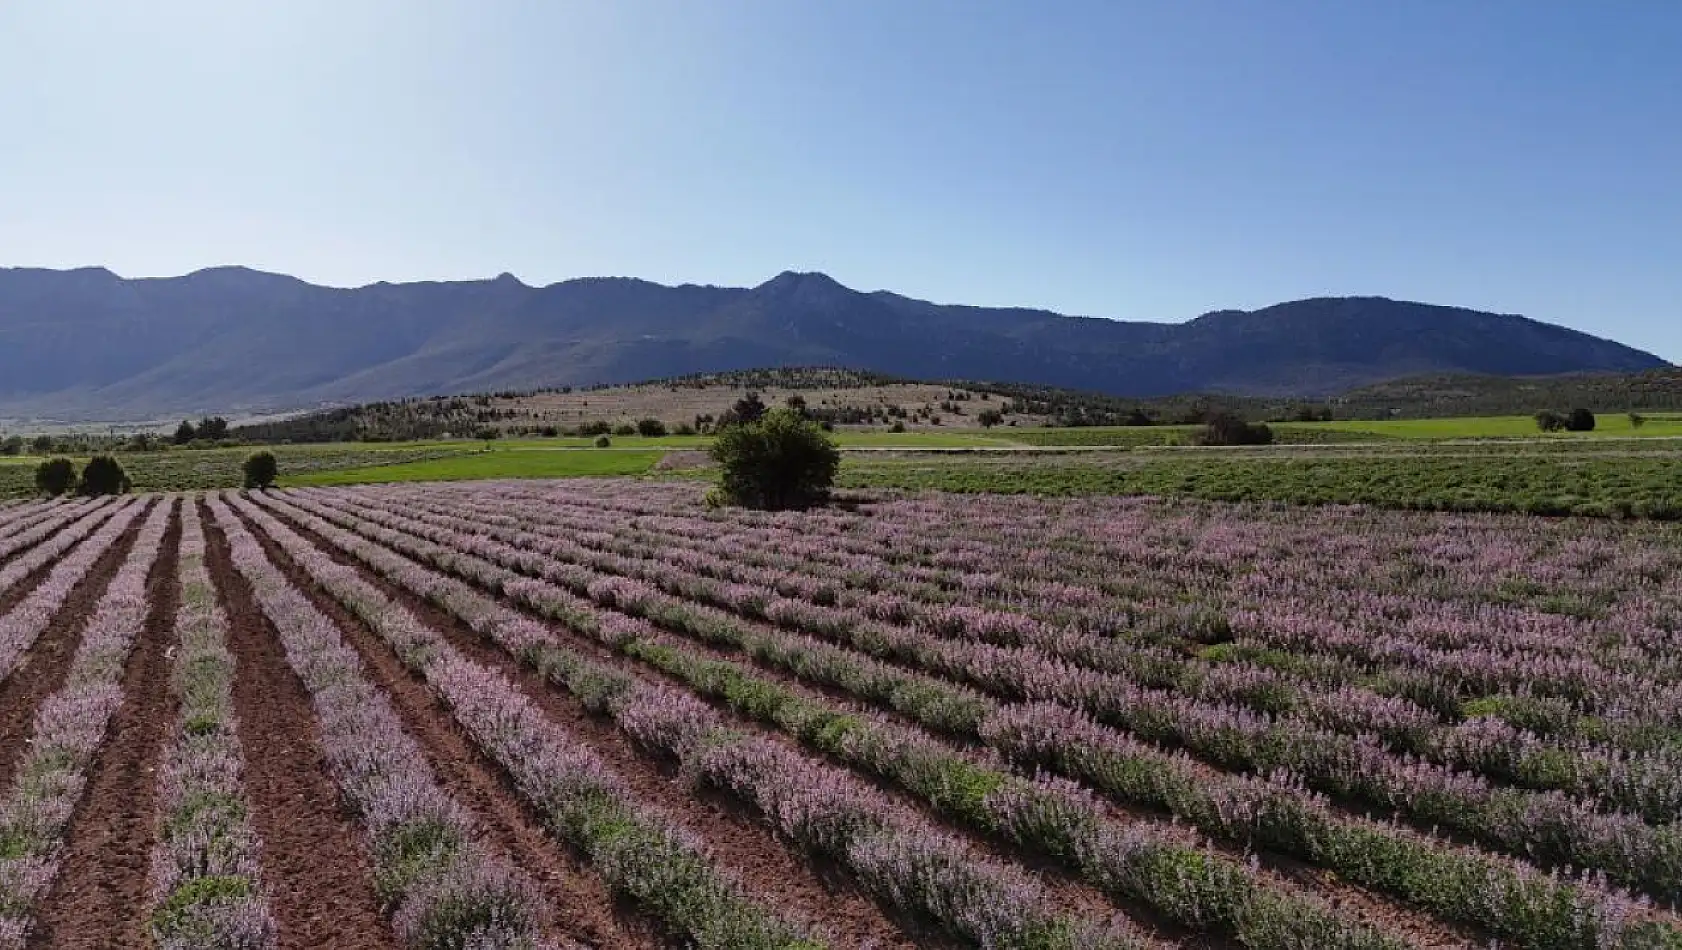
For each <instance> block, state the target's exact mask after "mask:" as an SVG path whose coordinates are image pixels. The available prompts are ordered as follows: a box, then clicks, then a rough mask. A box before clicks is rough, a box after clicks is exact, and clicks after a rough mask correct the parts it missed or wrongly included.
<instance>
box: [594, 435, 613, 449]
mask: <svg viewBox="0 0 1682 950" xmlns="http://www.w3.org/2000/svg"><path fill="white" fill-rule="evenodd" d="M612 444H613V440H612V439H610V438H608V437H607V436H605V435H598V436H596V448H598V449H605V448H607V447H608V446H610V445H612Z"/></svg>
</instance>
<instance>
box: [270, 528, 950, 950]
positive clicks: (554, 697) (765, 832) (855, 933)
mask: <svg viewBox="0 0 1682 950" xmlns="http://www.w3.org/2000/svg"><path fill="white" fill-rule="evenodd" d="M271 514H272V512H271ZM281 520H282V521H284V522H286V523H287V524H288V526H289V527H292V528H293V529H294V530H295V531H297V532H298V533H299V534H300V535H302V536H304V537H305V538H307V539H308V540H310V541H311V543H313V544H315V545H316V546H317V547H318V548H320V549H321V550H323V551H324V552H326V553H327V554H328V555H329V556H330V557H332V558H333V559H334V561H336V562H337V563H340V564H346V565H350V566H352V567H355V568H356V569H357V570H358V571H359V573H360V574H361V575H362V577H363V578H365V579H366V580H368V582H369V583H371V584H374V585H375V586H376V587H378V588H380V589H381V590H382V591H384V592H385V593H386V594H387V595H388V596H390V597H392V598H394V599H396V600H397V601H398V602H399V603H402V604H403V605H404V606H405V607H407V608H409V609H410V610H411V611H413V612H414V613H415V614H416V616H418V617H420V618H421V619H422V620H423V621H425V622H426V623H427V624H428V625H430V626H432V627H433V628H434V629H436V630H438V631H439V632H440V633H443V634H444V635H445V637H446V638H447V639H448V640H449V642H450V643H451V645H453V646H454V647H456V648H457V649H458V650H460V651H462V653H463V655H464V656H466V657H468V658H469V659H471V660H473V661H475V662H477V663H480V664H482V665H484V666H486V667H488V668H490V669H492V670H496V671H497V672H499V673H501V674H502V675H504V676H506V677H507V678H508V679H509V681H510V682H512V683H514V684H515V685H516V686H518V687H519V688H520V690H521V692H522V693H524V694H525V696H526V697H527V698H528V699H530V700H531V701H532V702H533V703H534V704H535V705H536V706H537V707H538V708H539V709H541V710H543V711H544V712H545V713H546V714H547V715H548V716H549V718H550V720H551V721H553V722H555V723H556V724H557V725H559V726H561V727H562V728H563V729H565V730H566V731H567V732H568V733H570V734H571V735H573V736H574V737H575V738H576V739H577V740H578V741H579V742H580V743H581V744H583V745H586V746H588V747H589V748H591V749H592V750H593V751H594V752H595V753H596V754H597V755H599V756H600V757H601V758H602V761H603V762H604V763H606V764H607V765H608V766H609V767H610V768H612V769H613V770H614V771H615V772H617V773H618V774H619V775H620V777H621V778H622V779H624V781H625V784H626V785H627V786H628V787H629V788H630V789H631V791H632V793H633V794H634V795H635V796H636V798H637V800H639V801H641V802H644V803H646V804H650V805H654V806H657V807H659V808H661V809H663V810H665V811H666V812H667V813H668V814H671V815H673V816H674V817H676V818H677V819H678V820H679V822H680V823H681V824H682V825H683V826H684V827H686V828H687V829H688V830H690V831H691V832H693V833H694V834H696V835H697V836H698V837H699V838H700V839H701V840H703V841H705V842H706V843H707V845H708V851H709V853H710V854H711V855H712V856H713V860H714V861H715V862H716V863H717V864H718V865H719V866H721V867H724V868H728V869H730V871H731V872H732V873H734V874H735V876H736V877H737V878H738V880H740V881H742V882H743V884H744V886H745V888H746V890H747V891H748V893H750V894H753V895H755V896H759V897H761V898H763V899H767V900H769V901H770V902H771V903H772V904H774V905H775V906H777V907H780V908H784V909H786V910H787V911H789V912H790V913H791V915H792V916H794V917H796V918H797V919H802V918H803V919H807V920H812V921H819V922H822V923H823V924H824V925H825V930H826V933H827V934H828V935H829V936H830V937H831V939H833V940H834V941H835V943H836V945H837V946H857V947H873V948H880V950H886V948H890V947H940V946H945V945H946V943H945V941H944V939H943V938H940V937H939V936H938V935H936V934H934V933H931V932H928V931H927V930H926V928H922V927H919V926H918V925H916V924H915V923H912V922H910V921H904V920H897V919H893V918H891V917H890V916H889V915H888V914H886V913H885V912H884V911H883V909H882V908H880V907H878V906H877V905H876V903H875V901H874V900H873V899H872V898H871V897H870V896H869V895H868V894H866V893H865V892H863V890H862V889H861V888H860V887H859V886H858V885H857V884H856V883H855V882H854V881H852V880H851V878H850V877H848V876H847V875H846V874H845V873H843V872H841V871H840V870H838V869H836V868H832V867H827V866H822V867H815V866H813V865H810V864H808V863H807V862H805V861H804V860H803V859H802V858H801V856H800V855H799V854H798V853H797V852H795V851H794V850H792V849H790V848H789V847H788V846H786V845H785V844H784V843H782V842H781V841H779V840H777V838H776V836H775V835H774V834H773V833H772V832H771V831H770V830H769V829H768V828H766V827H765V826H764V825H763V824H762V823H761V822H760V821H759V820H758V819H757V817H756V816H754V815H752V814H751V813H749V812H747V811H746V810H745V809H743V808H741V807H740V806H739V805H737V804H736V803H735V802H733V801H731V800H728V799H725V798H723V797H722V796H716V795H710V794H702V793H698V792H697V791H696V790H695V788H694V787H693V785H692V784H691V783H690V781H689V780H688V779H687V778H685V777H684V776H683V775H681V774H679V772H678V770H677V768H676V767H675V765H674V764H672V763H667V762H657V761H654V760H652V759H650V758H649V757H648V756H646V755H645V754H644V753H642V752H641V751H639V750H638V749H637V748H636V747H635V746H634V745H632V743H631V742H630V740H629V739H627V738H626V737H625V736H624V734H623V733H621V732H620V731H619V730H618V728H617V727H616V726H615V725H614V724H613V723H612V722H611V721H610V720H604V719H601V718H598V717H595V716H592V715H590V714H589V713H588V711H586V710H585V709H584V708H583V706H582V705H581V704H579V703H577V702H575V701H574V700H572V699H571V698H570V697H568V696H565V695H564V694H562V693H561V692H560V691H558V690H557V689H555V687H553V686H552V685H551V684H549V683H547V682H545V681H544V680H542V679H541V678H540V677H538V676H537V675H536V674H535V673H531V672H529V671H527V670H525V669H524V668H522V667H520V666H519V664H518V663H517V662H516V661H514V660H512V659H511V658H509V657H508V656H507V655H506V654H504V653H502V652H501V651H500V650H498V649H497V648H496V647H494V646H491V645H489V644H486V643H484V642H483V641H482V640H481V639H480V638H479V637H478V635H477V634H475V633H473V632H472V631H471V630H468V629H466V628H465V627H464V626H462V625H461V624H459V623H457V622H456V621H455V619H454V618H453V617H451V616H449V615H448V614H445V613H443V612H442V611H440V610H438V609H437V608H435V607H433V606H432V605H430V604H427V603H425V602H424V601H421V600H419V599H418V598H415V597H414V596H413V595H410V594H408V593H407V592H405V591H401V590H399V589H397V588H395V587H393V586H392V585H390V584H388V583H386V582H385V581H384V579H383V578H380V577H379V576H378V575H376V574H374V573H372V572H371V571H368V570H367V569H365V568H364V567H362V565H361V564H360V562H357V561H355V560H354V559H351V558H348V557H347V556H346V555H344V554H343V553H342V552H339V551H338V550H337V549H336V548H333V547H332V546H331V545H329V544H327V543H326V542H325V541H323V540H322V539H320V538H319V537H318V536H315V535H314V534H312V533H311V532H309V531H307V530H303V529H302V528H301V527H300V526H299V525H297V524H296V523H293V522H290V521H289V520H288V519H284V518H282V519H281ZM254 533H255V532H254ZM265 543H267V542H265ZM289 570H295V568H290V567H289ZM297 582H298V583H299V585H300V586H301V587H305V589H307V590H310V591H311V592H312V596H314V597H317V599H318V600H324V601H325V600H328V598H326V597H325V596H324V595H321V593H320V592H319V590H318V589H317V588H315V586H314V585H313V584H310V583H309V582H308V581H307V579H298V580H297ZM328 612H329V614H330V615H332V616H335V617H336V618H338V619H339V621H340V623H341V626H347V625H354V626H355V627H356V628H357V640H358V646H359V648H361V649H363V651H364V653H365V654H368V653H376V652H377V653H378V654H379V658H380V659H381V660H382V661H386V662H389V663H390V664H392V665H393V666H395V665H396V663H397V661H396V659H395V657H394V656H393V655H392V654H391V651H390V649H389V648H387V647H386V646H385V645H384V644H383V643H381V642H379V641H378V640H377V639H376V638H374V637H373V635H372V634H371V633H369V632H368V631H367V630H366V628H365V627H363V626H362V625H361V624H360V622H359V621H356V620H355V618H353V617H349V616H348V615H347V614H346V612H345V611H344V610H343V609H342V608H340V607H339V606H338V605H337V603H336V602H334V603H331V604H330V609H328ZM363 638H366V640H367V641H368V642H369V643H371V644H372V645H373V646H375V647H377V648H378V649H377V650H372V649H369V648H367V647H365V646H364V645H363V643H362V642H360V641H361V640H362V639H363ZM399 670H400V668H399ZM400 671H401V670H400ZM405 675H406V674H405ZM415 685H416V686H420V684H419V683H418V682H416V683H415ZM421 688H423V689H424V687H421ZM428 695H429V697H430V694H428ZM428 702H431V700H430V698H429V699H428ZM439 713H440V714H442V710H439ZM504 783H505V784H506V779H504Z"/></svg>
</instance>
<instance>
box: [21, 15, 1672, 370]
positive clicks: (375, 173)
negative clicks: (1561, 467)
mask: <svg viewBox="0 0 1682 950" xmlns="http://www.w3.org/2000/svg"><path fill="white" fill-rule="evenodd" d="M0 130H3V132H0V264H4V265H38V266H54V267H64V266H74V265H86V264H103V265H107V266H109V267H111V268H112V269H113V270H116V271H117V272H118V273H121V274H124V275H126V276H150V275H165V274H178V273H183V272H186V271H190V270H193V269H196V268H199V267H203V266H207V265H213V264H222V263H240V264H248V265H251V266H255V267H260V268H263V269H267V270H276V271H283V272H287V273H292V274H297V275H298V276H301V277H304V278H306V279H309V280H313V281H317V282H322V283H330V284H338V285H357V284H363V283H368V282H371V281H375V280H382V279H383V280H410V279H419V278H471V277H481V276H491V275H494V274H496V273H498V272H500V271H505V270H506V271H512V272H513V273H515V274H516V275H518V276H519V277H521V278H523V279H524V280H525V281H526V282H528V283H533V284H540V283H549V282H553V281H557V280H562V279H565V278H568V277H574V276H586V275H602V274H621V275H630V276H638V277H646V278H649V279H653V280H659V281H662V282H668V283H670V282H683V281H692V282H698V283H718V284H734V285H751V284H756V283H759V282H761V281H763V280H765V279H767V278H769V277H771V276H772V275H773V274H775V273H777V272H778V271H781V270H784V269H790V268H792V269H801V270H809V269H815V270H823V271H826V272H828V273H830V274H832V275H834V276H835V277H836V278H837V279H838V280H840V281H842V282H843V283H846V284H848V285H850V286H854V287H859V288H861V289H876V288H890V289H894V290H897V291H900V292H903V293H908V294H912V295H915V296H920V297H927V298H931V299H936V300H941V301H949V302H963V303H977V304H1021V305H1036V306H1045V307H1050V308H1053V309H1057V310H1062V311H1065V312H1070V313H1081V314H1092V315H1098V316H1109V317H1121V318H1128V319H1152V320H1183V319H1187V318H1190V317H1192V316H1195V315H1197V314H1198V313H1201V312H1203V311H1206V310H1211V309H1217V308H1227V307H1241V308H1246V309H1247V308H1253V307H1258V306H1263V305H1266V304H1269V303H1273V302H1277V301H1280V300H1287V299H1293V298H1298V297H1305V296H1312V295H1319V294H1382V295H1386V296H1392V297H1399V298H1408V299H1415V300H1425V301H1430V302H1436V303H1453V304H1460V305H1465V306H1472V307H1478V308H1486V309H1492V310H1499V311H1504V312H1518V313H1525V314H1527V315H1530V316H1533V317H1537V318H1539V319H1544V320H1549V321H1554V322H1559V323H1564V324H1567V325H1570V326H1575V327H1578V328H1581V329H1584V330H1589V331H1591V332H1595V333H1601V334H1605V335H1609V336H1612V337H1615V338H1618V339H1620V340H1623V341H1625V342H1628V343H1631V344H1634V345H1638V346H1642V347H1645V348H1648V349H1652V350H1654V351H1656V352H1658V353H1659V354H1660V355H1662V356H1665V357H1667V358H1669V359H1673V360H1682V2H1678V0H1614V2H1609V3H1598V2H1593V0H1394V2H1376V0H1375V2H1361V0H1357V2H1349V0H1323V2H1292V0H1266V2H1249V0H1230V2H1173V0H1161V2H1151V3H1131V2H1124V0H1092V2H1058V0H1047V2H1033V0H1013V2H990V0H826V2H822V3H820V2H815V0H813V2H804V0H668V2H653V0H589V2H583V0H548V2H531V3H500V2H492V0H485V2H465V0H463V2H455V3H445V2H424V0H387V2H358V0H321V2H302V0H286V2H279V3H267V4H258V3H254V2H253V3H243V2H234V3H229V2H224V0H201V2H190V3H182V2H174V3H172V2H155V3H128V2H118V0H111V2H106V3H92V2H89V3H45V2H43V3H8V4H5V5H4V6H0Z"/></svg>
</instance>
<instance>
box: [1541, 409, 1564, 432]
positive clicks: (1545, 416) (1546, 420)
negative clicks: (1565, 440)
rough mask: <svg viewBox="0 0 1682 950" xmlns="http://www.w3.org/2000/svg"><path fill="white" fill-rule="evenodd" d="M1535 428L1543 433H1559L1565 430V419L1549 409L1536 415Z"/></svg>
mask: <svg viewBox="0 0 1682 950" xmlns="http://www.w3.org/2000/svg"><path fill="white" fill-rule="evenodd" d="M1536 428H1538V429H1541V430H1542V431H1543V432H1561V431H1564V429H1565V417H1564V416H1562V415H1560V414H1559V413H1557V412H1554V411H1552V410H1549V409H1543V410H1542V411H1541V412H1538V413H1536Z"/></svg>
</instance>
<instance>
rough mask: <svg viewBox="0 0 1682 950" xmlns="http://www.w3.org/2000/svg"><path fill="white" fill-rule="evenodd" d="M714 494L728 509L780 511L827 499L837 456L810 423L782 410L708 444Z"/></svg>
mask: <svg viewBox="0 0 1682 950" xmlns="http://www.w3.org/2000/svg"><path fill="white" fill-rule="evenodd" d="M712 456H713V459H714V460H715V461H717V462H718V464H719V468H720V470H721V474H720V482H719V491H720V493H721V494H722V495H723V497H724V499H725V500H726V501H728V502H730V503H732V504H737V505H743V506H745V507H748V508H766V509H771V510H781V509H785V508H807V507H810V506H812V505H816V504H821V503H822V502H823V501H825V500H826V499H827V498H828V497H829V489H830V486H832V485H833V484H834V483H835V471H836V469H837V468H839V467H840V465H841V453H840V451H839V450H837V449H836V448H835V443H834V442H832V441H830V439H829V437H828V436H827V435H825V434H824V432H823V430H822V429H820V428H819V427H818V426H817V425H816V424H815V423H812V422H810V421H807V420H806V419H803V418H801V416H800V414H799V413H798V412H796V411H795V410H793V409H789V408H786V407H783V408H777V409H771V410H768V411H766V412H765V414H764V415H762V416H761V417H760V418H759V420H758V421H757V422H749V423H737V424H735V425H730V426H726V427H724V429H723V430H721V431H720V432H719V434H718V437H717V438H716V439H715V440H714V441H713V447H712Z"/></svg>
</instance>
